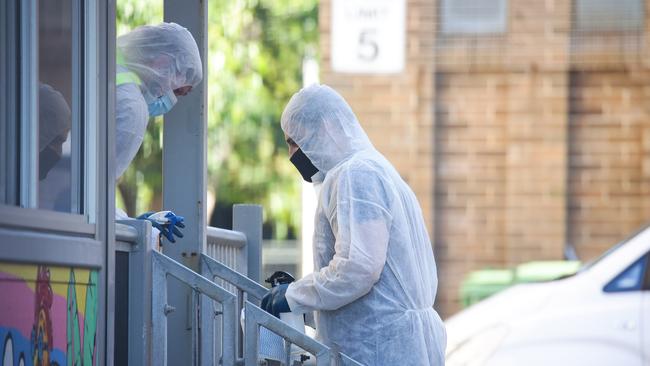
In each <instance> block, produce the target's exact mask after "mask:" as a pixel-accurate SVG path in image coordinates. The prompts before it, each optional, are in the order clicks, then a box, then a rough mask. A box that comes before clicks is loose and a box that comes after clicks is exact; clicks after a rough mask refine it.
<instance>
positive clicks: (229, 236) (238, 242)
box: [206, 226, 246, 248]
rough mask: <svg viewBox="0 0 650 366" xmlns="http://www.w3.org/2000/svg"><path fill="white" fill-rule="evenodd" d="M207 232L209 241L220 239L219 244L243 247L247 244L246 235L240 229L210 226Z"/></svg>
mask: <svg viewBox="0 0 650 366" xmlns="http://www.w3.org/2000/svg"><path fill="white" fill-rule="evenodd" d="M206 234H207V241H208V242H213V241H215V242H216V241H219V244H223V245H229V246H233V247H235V248H243V247H244V246H246V235H245V234H244V233H242V232H239V231H232V230H226V229H220V228H217V227H212V226H208V227H207V230H206Z"/></svg>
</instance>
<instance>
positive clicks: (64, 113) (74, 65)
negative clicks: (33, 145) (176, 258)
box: [38, 0, 80, 212]
mask: <svg viewBox="0 0 650 366" xmlns="http://www.w3.org/2000/svg"><path fill="white" fill-rule="evenodd" d="M74 3H75V1H74V0H57V1H39V6H38V12H39V17H38V20H39V21H38V39H39V42H38V54H39V59H38V78H39V82H38V89H39V90H38V131H39V133H38V151H39V153H38V180H39V182H38V207H39V208H41V209H47V210H55V211H61V212H78V211H79V210H78V205H79V203H78V200H77V199H76V197H79V195H78V187H77V185H76V183H77V182H79V181H80V175H79V171H78V167H79V166H80V164H79V154H78V153H77V149H78V148H79V138H78V136H79V134H78V133H76V132H77V131H78V128H76V129H75V127H76V126H74V125H75V123H74V122H75V121H76V120H78V116H79V113H78V110H79V108H78V105H79V100H78V99H79V97H75V96H78V95H80V93H79V90H78V89H79V87H78V85H79V83H78V79H79V78H78V75H79V63H78V62H75V61H76V60H75V57H76V54H78V50H79V47H78V45H79V43H78V42H76V41H75V40H76V38H78V35H79V32H78V30H77V31H76V32H75V29H74V19H75V16H74V13H75V11H76V10H75V7H74Z"/></svg>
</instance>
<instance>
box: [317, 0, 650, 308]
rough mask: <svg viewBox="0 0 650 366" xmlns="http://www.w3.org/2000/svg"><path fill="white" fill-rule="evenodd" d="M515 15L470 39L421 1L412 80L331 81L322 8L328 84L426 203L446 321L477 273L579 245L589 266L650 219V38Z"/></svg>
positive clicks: (553, 14)
mask: <svg viewBox="0 0 650 366" xmlns="http://www.w3.org/2000/svg"><path fill="white" fill-rule="evenodd" d="M648 2H650V0H648ZM508 4H509V9H508V15H507V17H508V22H507V31H506V32H505V33H503V34H492V35H480V36H466V35H465V36H462V35H445V34H442V33H440V32H439V31H438V29H439V28H440V27H439V21H440V19H439V16H438V14H439V13H440V12H439V9H438V8H439V4H438V1H437V0H408V3H407V43H406V55H407V56H406V68H405V70H404V72H403V73H401V74H398V75H383V76H378V75H355V74H339V73H335V72H333V71H332V70H331V63H330V51H329V47H330V45H329V38H330V34H329V32H330V28H329V27H330V17H331V14H330V1H329V0H322V1H321V5H320V29H321V71H322V74H321V80H322V81H323V82H324V83H327V84H329V85H331V86H333V87H334V88H335V89H337V90H339V91H340V92H341V93H342V94H343V96H344V97H345V98H346V99H347V100H348V101H349V102H350V104H351V105H352V108H353V109H354V111H355V112H356V113H357V116H358V117H359V119H360V121H361V123H362V125H363V126H364V128H365V129H366V131H367V132H368V134H369V136H370V138H371V139H372V141H373V143H374V144H375V146H376V147H377V148H378V149H379V150H380V151H381V152H382V153H384V154H385V155H386V156H387V158H388V159H389V160H390V161H391V162H393V164H394V165H395V166H396V168H397V169H398V171H399V172H400V174H402V176H403V177H404V178H405V180H407V182H408V183H409V184H410V185H411V187H412V188H413V190H414V191H415V193H416V195H417V196H418V199H419V201H420V204H421V205H422V208H423V211H424V215H425V218H426V220H427V222H428V223H429V230H430V234H431V238H432V241H433V248H434V253H435V255H436V261H437V263H438V266H439V269H438V271H439V277H440V284H439V295H438V300H437V304H436V307H437V308H438V309H439V310H440V311H441V312H442V314H443V316H449V315H451V314H453V313H454V312H456V311H457V310H458V309H459V308H460V307H459V298H458V291H459V285H460V283H461V281H462V279H463V277H464V276H465V274H467V273H468V272H469V271H472V270H476V269H481V268H486V267H497V266H512V265H516V264H518V263H521V262H525V261H530V260H539V259H561V258H562V256H563V250H564V246H565V243H567V242H568V243H571V244H573V245H575V247H576V249H577V252H578V254H579V255H580V256H581V258H582V259H584V260H589V259H591V258H594V257H595V256H596V255H598V254H600V253H601V252H602V251H604V250H605V249H606V248H608V247H609V246H611V245H613V244H615V243H616V242H617V241H619V240H621V239H623V238H624V237H625V236H627V235H628V234H629V233H630V232H631V231H632V230H634V229H635V228H637V227H639V226H640V225H641V224H642V223H644V222H646V220H647V219H646V218H648V217H650V216H649V215H648V214H649V213H650V194H648V193H650V192H648V190H650V188H648V187H650V186H649V185H648V183H650V182H649V181H648V179H649V178H650V160H649V159H648V158H647V157H646V156H650V155H648V153H650V108H649V107H648V106H650V103H648V102H650V100H648V98H650V84H649V83H648V82H649V81H650V72H649V71H648V70H647V65H650V63H649V62H650V61H648V60H650V57H646V55H648V47H647V45H648V42H649V41H648V38H650V37H647V36H646V35H645V34H643V33H642V32H640V33H636V34H635V33H628V34H612V33H608V34H593V33H589V34H587V33H580V32H576V30H575V29H574V27H573V25H572V22H571V21H572V19H573V15H572V9H573V4H572V1H570V0H548V1H537V0H520V1H508ZM648 13H650V12H648ZM647 17H650V15H647ZM646 28H648V27H647V26H646Z"/></svg>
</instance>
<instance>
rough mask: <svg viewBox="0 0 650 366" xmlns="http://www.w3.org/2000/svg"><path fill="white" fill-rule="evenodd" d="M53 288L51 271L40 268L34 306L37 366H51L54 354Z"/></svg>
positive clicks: (34, 358) (33, 356)
mask: <svg viewBox="0 0 650 366" xmlns="http://www.w3.org/2000/svg"><path fill="white" fill-rule="evenodd" d="M52 299H53V295H52V286H51V285H50V269H49V268H47V267H46V266H38V275H37V279H36V302H35V306H34V326H33V328H32V339H31V341H32V342H31V344H32V360H33V363H34V365H35V366H37V365H38V366H40V365H44V366H50V355H51V353H52V345H53V344H54V342H53V340H52V317H51V314H50V310H51V309H52Z"/></svg>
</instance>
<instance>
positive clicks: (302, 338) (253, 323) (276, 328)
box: [245, 301, 333, 366]
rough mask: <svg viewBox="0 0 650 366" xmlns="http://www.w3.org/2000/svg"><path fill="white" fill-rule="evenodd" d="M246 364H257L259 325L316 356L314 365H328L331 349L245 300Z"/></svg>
mask: <svg viewBox="0 0 650 366" xmlns="http://www.w3.org/2000/svg"><path fill="white" fill-rule="evenodd" d="M245 309H246V319H245V323H246V332H245V333H246V357H245V362H246V365H257V364H258V354H259V352H258V349H259V347H258V341H259V337H260V326H263V327H264V328H266V329H268V330H270V331H272V332H273V333H276V334H277V335H279V336H281V337H282V338H284V339H286V340H288V341H289V342H291V343H293V344H295V345H297V346H298V347H300V348H302V349H304V350H305V351H307V352H309V353H311V354H313V355H315V356H316V365H318V366H324V365H330V362H331V360H333V358H332V357H331V354H332V351H331V350H330V348H329V347H327V346H326V345H324V344H322V343H320V342H318V341H316V340H315V339H313V338H311V337H309V336H308V335H306V334H304V333H301V332H299V331H297V330H296V329H293V328H292V327H291V326H290V325H288V324H286V323H284V322H283V321H281V320H280V319H278V318H276V317H274V316H272V315H270V314H269V313H267V312H266V311H264V310H262V309H260V308H259V307H257V306H255V305H254V304H253V303H251V302H250V301H246V305H245Z"/></svg>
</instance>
